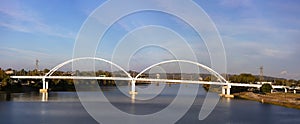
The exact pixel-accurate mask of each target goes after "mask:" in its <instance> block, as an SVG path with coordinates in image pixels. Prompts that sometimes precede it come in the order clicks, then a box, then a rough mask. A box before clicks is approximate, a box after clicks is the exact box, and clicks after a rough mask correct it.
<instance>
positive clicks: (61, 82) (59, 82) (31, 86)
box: [0, 68, 300, 92]
mask: <svg viewBox="0 0 300 124" xmlns="http://www.w3.org/2000/svg"><path fill="white" fill-rule="evenodd" d="M49 71H50V70H49V69H44V70H42V71H38V70H28V71H26V70H25V69H21V70H13V69H6V70H3V69H1V68H0V85H1V86H0V91H12V92H26V91H38V90H39V89H41V88H42V81H41V80H40V79H36V80H34V79H22V80H16V79H14V80H12V79H11V78H10V76H12V75H15V76H43V75H45V74H46V73H48V72H49ZM129 74H131V76H133V77H134V76H135V75H137V74H138V72H135V71H129ZM52 75H53V76H73V75H77V76H78V75H80V76H106V77H111V76H115V77H127V75H125V74H124V72H121V71H120V72H113V73H112V72H109V71H103V70H98V71H96V72H80V71H75V72H70V71H55V72H54V73H53V74H52ZM142 76H145V77H146V78H147V77H151V76H150V75H147V74H146V75H142ZM181 76H182V75H181V74H180V73H178V74H176V73H173V74H167V78H168V79H182V78H183V77H181ZM185 76H186V77H187V78H186V79H191V78H193V79H192V80H197V79H194V78H195V77H197V76H195V74H190V75H189V74H186V75H185ZM198 76H200V77H202V78H203V79H202V80H204V81H212V80H215V78H213V77H212V76H210V75H209V74H200V75H198ZM152 77H153V76H152ZM154 77H156V76H154ZM184 79H185V78H184ZM264 79H265V80H263V81H267V82H274V83H273V84H274V85H285V86H291V87H293V86H300V80H298V81H297V80H293V79H291V80H287V79H283V78H274V77H264ZM199 80H200V79H199ZM227 80H228V81H230V82H232V83H249V84H251V83H256V82H259V81H260V80H259V76H256V75H252V74H246V73H242V74H239V75H228V76H227ZM47 81H48V83H49V89H51V90H52V91H74V90H75V87H74V82H73V80H72V79H69V80H66V79H52V80H47ZM94 83H98V84H99V85H100V86H114V85H116V84H115V82H114V81H103V80H98V81H97V82H94ZM126 83H128V82H124V84H126ZM204 87H207V86H204ZM233 89H236V91H244V90H247V88H244V87H236V88H235V87H233Z"/></svg>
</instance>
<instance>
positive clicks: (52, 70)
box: [44, 57, 132, 78]
mask: <svg viewBox="0 0 300 124" xmlns="http://www.w3.org/2000/svg"><path fill="white" fill-rule="evenodd" d="M79 60H98V61H103V62H106V63H109V64H111V65H113V66H115V67H117V68H118V69H120V70H121V71H123V72H124V73H125V74H126V75H127V76H128V77H129V78H132V77H131V75H130V74H129V73H128V72H127V71H125V70H124V69H123V68H122V67H121V66H119V65H117V64H115V63H113V62H111V61H108V60H106V59H102V58H97V57H81V58H75V59H70V60H68V61H65V62H63V63H61V64H59V65H57V66H55V67H54V68H52V69H51V70H50V71H49V72H48V73H46V74H45V75H44V76H51V75H52V74H53V73H54V72H55V71H57V70H58V69H59V68H61V67H63V66H64V65H66V64H69V63H71V62H74V61H79Z"/></svg>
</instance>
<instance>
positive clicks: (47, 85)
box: [46, 81, 49, 90]
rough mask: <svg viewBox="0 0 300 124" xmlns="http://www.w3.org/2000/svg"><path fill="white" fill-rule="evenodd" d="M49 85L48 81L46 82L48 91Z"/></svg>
mask: <svg viewBox="0 0 300 124" xmlns="http://www.w3.org/2000/svg"><path fill="white" fill-rule="evenodd" d="M48 87H49V84H48V81H46V89H47V90H48Z"/></svg>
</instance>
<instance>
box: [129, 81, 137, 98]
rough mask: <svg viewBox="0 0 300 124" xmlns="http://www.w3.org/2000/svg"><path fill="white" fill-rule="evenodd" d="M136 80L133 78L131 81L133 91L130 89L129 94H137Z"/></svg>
mask: <svg viewBox="0 0 300 124" xmlns="http://www.w3.org/2000/svg"><path fill="white" fill-rule="evenodd" d="M135 82H136V81H135V80H132V81H131V91H129V94H131V95H136V94H137V92H136V91H135Z"/></svg>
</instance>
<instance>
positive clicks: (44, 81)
mask: <svg viewBox="0 0 300 124" xmlns="http://www.w3.org/2000/svg"><path fill="white" fill-rule="evenodd" d="M42 80H43V89H46V79H45V78H43V79H42Z"/></svg>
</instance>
